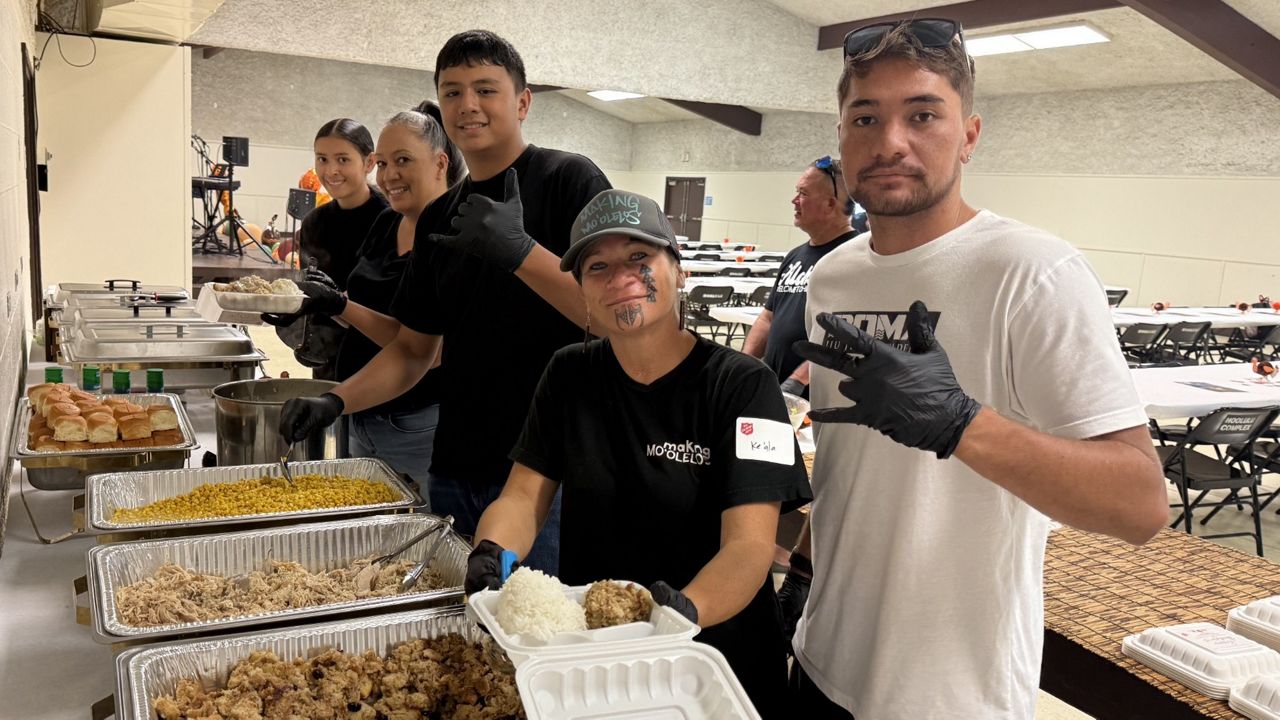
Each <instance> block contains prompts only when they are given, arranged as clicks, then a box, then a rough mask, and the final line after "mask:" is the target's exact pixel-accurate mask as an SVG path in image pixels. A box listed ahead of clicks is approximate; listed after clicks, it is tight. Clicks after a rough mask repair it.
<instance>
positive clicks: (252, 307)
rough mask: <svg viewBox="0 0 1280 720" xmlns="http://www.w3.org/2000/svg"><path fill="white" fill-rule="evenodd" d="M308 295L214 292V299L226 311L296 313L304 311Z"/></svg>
mask: <svg viewBox="0 0 1280 720" xmlns="http://www.w3.org/2000/svg"><path fill="white" fill-rule="evenodd" d="M306 298H307V296H306V295H302V294H298V295H275V294H272V295H266V294H261V293H237V292H222V291H221V290H214V299H215V300H216V301H217V303H218V306H219V307H221V308H223V309H224V310H234V311H238V312H256V313H264V312H267V313H286V314H287V313H296V312H298V310H300V309H302V301H303V300H305V299H306Z"/></svg>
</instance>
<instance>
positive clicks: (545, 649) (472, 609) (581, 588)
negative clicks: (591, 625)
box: [467, 583, 702, 668]
mask: <svg viewBox="0 0 1280 720" xmlns="http://www.w3.org/2000/svg"><path fill="white" fill-rule="evenodd" d="M629 584H634V583H629ZM563 587H564V594H565V596H566V597H568V598H569V599H570V600H572V601H573V602H576V603H578V604H579V605H581V604H582V600H583V598H584V597H586V594H587V589H588V588H589V587H591V586H590V585H578V586H576V587H570V586H567V585H565V586H563ZM501 594H502V591H501V590H482V591H480V592H478V593H476V594H474V595H472V596H471V597H470V598H469V599H468V600H467V616H468V617H470V618H471V619H472V620H474V621H475V622H477V623H479V624H481V625H483V626H485V628H487V629H488V630H489V632H490V633H491V634H492V635H493V639H494V642H496V643H498V645H499V646H500V647H501V648H502V649H503V650H505V651H506V652H507V655H508V656H509V657H510V658H511V664H512V665H514V666H516V667H517V668H519V667H520V666H521V665H522V664H524V663H525V662H526V661H528V660H531V659H534V658H543V657H557V658H563V657H566V656H569V655H582V654H585V653H596V652H601V653H604V652H608V653H611V654H618V653H632V652H638V651H641V650H647V649H649V648H655V647H663V646H668V645H676V644H681V643H688V641H690V640H692V639H693V637H694V636H695V635H697V634H698V633H699V632H701V630H702V628H700V627H698V626H697V625H696V624H694V623H693V622H691V621H690V620H689V619H688V618H686V617H685V616H683V615H681V614H680V613H678V612H676V611H675V610H672V609H671V608H669V607H666V606H663V605H657V606H655V607H654V608H653V612H652V613H651V614H650V615H649V621H648V622H634V623H627V624H626V625H616V626H614V627H608V628H600V629H598V630H581V631H577V632H562V633H558V634H556V635H554V636H552V637H551V639H550V640H547V641H545V642H544V641H541V640H538V639H537V638H533V637H529V636H525V635H520V634H518V633H517V634H512V633H508V632H507V631H506V630H503V629H502V625H501V624H500V623H499V622H498V598H499V596H500V595H501Z"/></svg>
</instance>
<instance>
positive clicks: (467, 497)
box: [427, 473, 560, 575]
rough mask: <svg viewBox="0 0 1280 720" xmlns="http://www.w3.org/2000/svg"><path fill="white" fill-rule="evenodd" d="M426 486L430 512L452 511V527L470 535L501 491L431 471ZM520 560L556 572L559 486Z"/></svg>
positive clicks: (542, 569)
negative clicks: (536, 534)
mask: <svg viewBox="0 0 1280 720" xmlns="http://www.w3.org/2000/svg"><path fill="white" fill-rule="evenodd" d="M427 490H428V491H429V493H430V495H431V512H433V513H435V514H436V515H440V516H444V515H452V516H453V527H454V529H455V530H457V531H458V532H460V533H462V534H463V535H466V536H468V537H471V536H474V535H475V534H476V525H478V524H480V516H481V515H483V514H484V509H485V508H487V507H489V503H491V502H493V501H494V500H497V499H498V496H499V495H501V494H502V484H500V483H499V484H485V485H473V484H472V483H468V482H467V481H465V480H457V479H455V478H451V477H445V476H443V475H439V474H436V473H432V474H431V475H430V476H429V477H428V479H427ZM520 564H521V565H525V566H528V567H531V568H533V569H535V570H541V571H542V572H544V573H547V574H548V575H559V574H560V491H559V490H556V496H555V499H554V500H552V501H551V510H550V511H548V512H547V521H546V522H545V523H543V524H542V530H540V531H539V532H538V537H536V538H534V541H533V548H532V549H530V550H529V554H528V555H526V556H525V557H524V558H523V559H521V560H520Z"/></svg>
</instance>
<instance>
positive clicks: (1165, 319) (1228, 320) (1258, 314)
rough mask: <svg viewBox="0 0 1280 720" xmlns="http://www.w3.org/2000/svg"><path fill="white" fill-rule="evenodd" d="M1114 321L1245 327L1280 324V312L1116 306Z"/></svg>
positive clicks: (1125, 324) (1121, 323) (1122, 324)
mask: <svg viewBox="0 0 1280 720" xmlns="http://www.w3.org/2000/svg"><path fill="white" fill-rule="evenodd" d="M1111 321H1112V322H1113V323H1115V326H1116V327H1117V328H1125V327H1129V326H1130V325H1136V324H1138V323H1153V324H1157V325H1172V324H1174V323H1180V322H1208V323H1210V324H1211V325H1212V326H1213V327H1215V328H1244V327H1261V326H1266V325H1280V313H1277V312H1276V311H1274V310H1262V309H1252V310H1249V312H1245V313H1242V312H1240V311H1239V310H1236V309H1235V308H1222V307H1217V308H1205V307H1186V308H1184V307H1175V308H1172V309H1170V310H1163V311H1161V312H1156V311H1154V310H1152V309H1150V308H1114V309H1112V311H1111Z"/></svg>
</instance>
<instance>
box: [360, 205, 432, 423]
mask: <svg viewBox="0 0 1280 720" xmlns="http://www.w3.org/2000/svg"><path fill="white" fill-rule="evenodd" d="M402 218H403V216H402V215H401V214H400V213H398V212H396V211H395V210H392V209H391V208H387V209H386V210H383V211H382V214H381V215H379V216H378V219H377V220H375V221H374V223H373V227H372V228H370V229H369V236H368V237H366V238H365V240H364V244H363V245H361V246H360V252H359V253H358V254H357V255H356V264H355V267H354V268H353V269H352V270H351V274H350V275H349V276H348V277H347V297H349V298H351V300H352V301H353V302H357V303H360V304H361V305H363V306H365V307H367V308H369V309H370V310H373V311H375V312H380V313H383V314H384V315H387V314H390V313H391V303H392V301H393V300H394V299H395V296H396V290H397V288H399V287H400V277H401V276H402V275H404V271H405V268H406V267H408V266H409V258H410V257H412V256H413V252H412V251H410V252H408V253H405V254H404V255H401V254H400V249H399V247H398V246H397V244H396V232H397V231H398V230H399V229H400V221H401V219H402ZM381 350H382V348H381V347H379V346H378V344H377V343H375V342H374V341H372V340H370V339H369V338H368V337H366V336H365V334H364V333H362V332H360V330H359V329H358V328H355V327H352V328H350V329H349V330H347V333H346V335H345V336H344V337H343V338H342V347H341V348H339V350H338V359H337V379H338V380H339V381H343V380H346V379H347V378H349V377H351V376H352V375H355V374H356V373H357V372H359V371H360V369H361V368H363V367H364V366H365V365H366V364H368V362H369V361H370V360H372V359H373V356H374V355H377V354H378V353H379V352H380V351H381ZM443 375H444V370H443V369H442V368H435V369H434V370H430V371H428V372H427V374H426V375H423V376H422V380H419V381H418V384H417V385H414V386H413V387H412V388H409V390H408V391H407V392H405V393H404V394H403V395H400V396H399V397H396V398H392V399H391V400H388V401H387V402H385V403H382V404H381V405H378V406H377V407H373V408H370V409H368V410H364V411H362V412H366V413H371V414H384V413H392V412H399V411H408V410H421V409H422V408H424V407H427V406H428V405H435V404H436V403H438V402H440V386H441V377H442V376H443Z"/></svg>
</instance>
